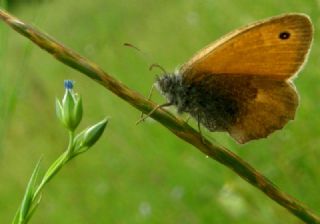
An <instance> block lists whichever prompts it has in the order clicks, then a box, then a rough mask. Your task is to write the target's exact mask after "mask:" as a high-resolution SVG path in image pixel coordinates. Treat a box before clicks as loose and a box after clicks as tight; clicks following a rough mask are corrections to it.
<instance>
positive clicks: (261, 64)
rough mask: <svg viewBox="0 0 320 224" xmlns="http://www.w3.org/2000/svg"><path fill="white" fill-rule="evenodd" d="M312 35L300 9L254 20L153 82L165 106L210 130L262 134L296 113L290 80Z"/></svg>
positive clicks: (238, 135) (237, 135)
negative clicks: (175, 109) (165, 101)
mask: <svg viewBox="0 0 320 224" xmlns="http://www.w3.org/2000/svg"><path fill="white" fill-rule="evenodd" d="M312 36H313V27H312V23H311V20H310V19H309V17H308V16H307V15H305V14H299V13H291V14H285V15H280V16H276V17H271V18H269V19H266V20H262V21H258V22H256V23H253V24H251V25H248V26H245V27H243V28H240V29H237V30H235V31H233V32H231V33H229V34H227V35H226V36H224V37H222V38H220V39H218V40H217V41H215V42H213V43H212V44H210V45H209V46H207V47H205V48H203V49H202V50H200V51H199V52H198V53H197V54H195V56H193V57H192V58H191V59H190V60H189V61H188V62H187V63H185V64H184V65H183V66H182V67H181V68H180V69H179V70H177V71H175V72H174V73H172V74H163V75H161V76H159V77H158V78H157V80H156V83H155V85H156V87H157V89H158V90H159V91H160V92H161V94H162V95H163V96H165V97H166V99H167V103H166V104H164V105H165V106H169V105H173V106H176V107H177V111H178V113H189V114H190V115H191V116H192V117H193V118H194V119H196V120H197V121H198V123H199V124H201V125H203V126H204V127H206V128H207V129H208V130H209V131H213V132H214V131H225V132H228V133H229V134H230V136H231V137H232V138H234V139H235V140H236V141H237V142H238V143H246V142H248V141H250V140H254V139H259V138H265V137H267V136H268V135H269V134H271V133H272V132H274V131H276V130H279V129H282V128H283V127H284V125H285V124H287V122H288V121H290V120H293V119H294V117H295V112H296V109H297V106H298V104H299V96H298V93H297V91H296V89H295V86H294V84H293V83H292V80H293V78H294V77H295V76H296V74H297V73H298V72H299V70H300V69H301V68H302V66H303V64H304V63H305V61H306V59H307V56H308V52H309V49H310V46H311V43H312Z"/></svg>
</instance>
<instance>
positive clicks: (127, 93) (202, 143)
mask: <svg viewBox="0 0 320 224" xmlns="http://www.w3.org/2000/svg"><path fill="white" fill-rule="evenodd" d="M0 19H2V20H3V21H4V22H6V23H7V24H8V25H9V26H11V27H12V28H13V29H14V30H16V31H17V32H19V33H20V34H22V35H23V36H25V37H27V38H28V39H30V40H31V41H32V42H34V43H35V44H36V45H38V46H39V47H41V48H42V49H44V50H45V51H47V52H48V53H49V54H51V55H53V56H54V57H55V58H56V59H57V60H59V61H61V62H62V63H64V64H66V65H67V66H69V67H72V68H74V69H76V70H78V71H80V72H81V73H83V74H85V75H87V76H88V77H90V78H91V79H93V80H95V81H96V82H98V83H99V84H101V85H103V86H104V87H106V88H107V89H108V90H110V91H111V92H113V93H114V94H116V95H117V96H119V97H120V98H122V99H123V100H125V101H127V102H128V103H129V104H131V105H132V106H133V107H135V108H137V109H138V110H140V111H142V112H143V113H148V112H150V111H151V110H153V109H154V108H155V107H156V106H157V105H156V104H155V103H153V102H151V101H149V100H148V99H146V98H144V97H143V96H141V95H140V94H139V93H137V92H135V91H134V90H131V89H129V88H128V87H127V86H125V85H124V84H122V83H121V82H119V81H118V80H116V79H114V78H113V77H112V76H111V75H110V74H108V73H107V72H105V71H103V70H102V69H101V68H100V67H99V66H98V65H96V64H95V63H93V62H90V61H89V60H88V59H86V58H84V57H82V56H81V55H79V54H78V53H76V52H74V51H73V50H71V49H68V48H66V47H64V46H63V45H62V44H60V43H58V42H57V41H56V40H54V39H53V38H51V37H49V36H48V35H46V34H44V33H42V32H40V31H38V30H36V29H35V28H33V27H31V26H29V25H28V24H25V23H23V22H22V21H20V20H19V19H17V18H15V17H14V16H12V15H10V14H9V13H7V12H5V11H4V10H0ZM150 116H151V117H152V118H153V119H155V120H157V121H158V122H159V123H161V124H162V125H164V126H165V127H166V128H168V129H169V130H170V131H171V132H172V133H173V134H175V135H176V136H177V137H179V138H181V139H183V140H184V141H186V142H188V143H190V144H192V145H193V146H195V147H196V148H197V149H199V150H200V151H201V152H203V153H204V154H206V155H207V156H209V157H211V158H212V159H214V160H216V161H218V162H219V163H221V164H223V165H225V166H227V167H228V168H230V169H231V170H233V171H234V172H235V173H237V174H238V175H239V176H240V177H242V178H243V179H244V180H246V181H247V182H249V183H250V184H252V185H253V186H255V187H256V188H258V189H259V190H261V191H262V192H264V193H265V194H266V195H267V196H268V197H269V198H271V199H272V200H274V201H276V202H277V203H278V204H280V205H281V206H283V207H284V208H286V209H287V210H288V211H290V212H291V213H292V214H293V215H295V216H297V217H298V218H300V219H301V220H303V221H304V222H305V223H318V224H320V217H319V216H317V215H316V214H315V213H314V212H313V211H311V210H310V209H309V208H307V207H306V206H305V205H304V204H303V203H301V202H299V201H298V200H296V199H294V198H293V197H291V196H290V195H288V194H286V193H285V192H283V191H280V190H279V189H278V188H277V187H276V186H275V185H274V184H273V183H272V182H271V181H270V180H269V179H268V178H266V177H265V176H263V175H262V174H261V173H259V172H258V171H257V170H256V169H254V168H253V167H252V166H251V165H250V164H248V163H247V162H246V161H244V160H242V159H241V158H240V157H239V156H237V155H236V154H234V153H233V152H231V151H230V150H228V149H226V148H224V147H220V146H217V145H214V144H212V143H211V142H210V141H209V140H207V139H206V138H204V137H203V136H201V135H200V134H199V133H198V132H197V131H196V130H195V129H193V128H192V127H190V126H189V125H188V124H187V123H186V122H184V121H183V120H182V119H179V118H177V117H175V116H173V115H172V114H171V113H169V112H167V111H166V110H164V109H163V108H159V109H158V110H156V111H155V112H154V113H152V114H151V115H150Z"/></svg>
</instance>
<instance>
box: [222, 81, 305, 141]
mask: <svg viewBox="0 0 320 224" xmlns="http://www.w3.org/2000/svg"><path fill="white" fill-rule="evenodd" d="M251 86H252V88H254V89H256V90H257V94H256V97H255V98H254V99H253V100H250V101H247V102H246V103H244V104H242V106H241V107H240V110H239V113H238V114H237V118H236V119H235V122H234V123H233V124H232V125H230V126H229V128H228V132H229V134H230V135H231V136H232V137H233V138H234V139H235V140H236V141H237V142H239V143H245V142H247V141H250V140H252V139H259V138H265V137H267V136H268V135H269V134H270V133H272V132H274V131H276V130H279V129H282V128H283V126H284V125H285V124H286V123H287V122H288V121H289V120H293V119H294V116H295V112H296V108H297V106H298V101H299V99H298V95H297V93H296V91H295V89H294V86H293V85H292V84H291V83H289V82H283V81H279V80H269V81H268V82H266V81H265V80H263V79H259V78H258V79H254V80H253V81H252V82H251Z"/></svg>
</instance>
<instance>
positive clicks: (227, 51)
mask: <svg viewBox="0 0 320 224" xmlns="http://www.w3.org/2000/svg"><path fill="white" fill-rule="evenodd" d="M312 33H313V31H312V24H311V21H310V19H309V18H308V17H307V16H306V15H304V14H286V15H283V16H278V17H272V18H271V19H268V20H264V21H260V22H257V23H254V24H252V25H249V26H246V27H243V28H241V29H238V30H235V31H233V32H231V33H230V34H228V35H226V36H224V37H222V38H221V39H219V40H218V41H216V42H214V43H212V44H211V45H209V46H207V47H206V48H204V49H202V50H201V51H199V53H197V54H196V55H195V56H194V57H193V58H192V59H191V60H190V61H189V62H187V63H186V64H185V65H184V66H183V67H182V68H181V70H180V72H181V74H182V75H184V76H185V79H186V80H189V81H191V80H194V79H201V78H202V76H206V75H219V74H240V75H254V76H268V77H272V78H274V79H280V80H285V79H288V78H290V77H291V76H293V75H294V74H295V73H297V71H298V70H299V68H300V67H301V66H302V65H303V63H304V61H305V58H306V56H307V54H308V51H309V48H310V44H311V42H312V35H313V34H312Z"/></svg>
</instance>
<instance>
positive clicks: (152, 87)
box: [138, 85, 154, 123]
mask: <svg viewBox="0 0 320 224" xmlns="http://www.w3.org/2000/svg"><path fill="white" fill-rule="evenodd" d="M153 90H154V85H152V86H151V89H150V91H149V94H148V101H149V100H150V99H151V96H152V93H153ZM142 118H143V112H141V114H140V117H139V120H138V121H139V123H140V122H141V121H140V120H142Z"/></svg>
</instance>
